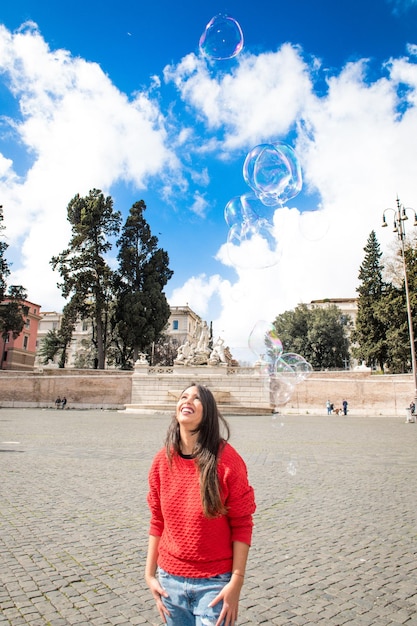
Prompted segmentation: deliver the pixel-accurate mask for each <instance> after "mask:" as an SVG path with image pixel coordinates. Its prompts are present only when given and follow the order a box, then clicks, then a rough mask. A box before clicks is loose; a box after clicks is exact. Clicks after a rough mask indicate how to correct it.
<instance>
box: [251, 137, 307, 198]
mask: <svg viewBox="0 0 417 626" xmlns="http://www.w3.org/2000/svg"><path fill="white" fill-rule="evenodd" d="M243 178H244V179H245V182H246V184H247V185H249V187H251V189H253V191H254V192H255V194H256V195H257V196H258V198H259V199H260V200H261V202H263V203H264V204H265V205H269V206H280V205H282V204H283V203H284V202H286V201H287V200H290V199H291V198H294V197H295V196H296V195H297V194H298V193H299V192H300V191H301V188H302V185H303V181H302V174H301V167H300V163H299V161H298V158H297V155H296V153H295V152H294V150H293V149H292V148H291V147H290V146H288V145H287V144H286V143H283V142H282V141H276V142H274V143H265V144H259V145H258V146H255V147H254V148H252V150H251V151H250V152H249V153H248V154H247V156H246V159H245V162H244V164H243Z"/></svg>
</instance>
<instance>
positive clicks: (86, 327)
mask: <svg viewBox="0 0 417 626" xmlns="http://www.w3.org/2000/svg"><path fill="white" fill-rule="evenodd" d="M86 330H88V322H83V332H85V331H86Z"/></svg>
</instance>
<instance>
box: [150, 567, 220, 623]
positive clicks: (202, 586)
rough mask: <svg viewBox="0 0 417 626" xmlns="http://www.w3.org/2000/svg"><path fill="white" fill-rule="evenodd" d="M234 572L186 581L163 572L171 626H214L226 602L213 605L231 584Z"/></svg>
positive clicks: (168, 620) (160, 572)
mask: <svg viewBox="0 0 417 626" xmlns="http://www.w3.org/2000/svg"><path fill="white" fill-rule="evenodd" d="M230 578H231V573H228V574H219V575H218V576H213V577H212V578H184V576H172V575H171V574H168V573H167V572H165V571H164V570H162V569H159V582H160V583H161V586H162V587H163V588H164V589H165V591H167V593H168V594H169V597H168V598H162V601H163V603H164V605H165V606H166V608H167V609H168V611H169V612H170V614H171V615H170V617H168V616H167V625H168V626H214V625H215V623H216V621H217V620H218V619H219V615H220V612H221V610H222V606H223V602H218V604H216V605H215V606H213V607H209V604H210V602H211V601H212V600H214V598H215V597H216V596H217V595H218V594H219V592H220V591H221V590H222V589H223V587H224V586H225V585H226V584H227V583H228V582H229V581H230Z"/></svg>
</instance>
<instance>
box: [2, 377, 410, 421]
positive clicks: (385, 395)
mask: <svg viewBox="0 0 417 626" xmlns="http://www.w3.org/2000/svg"><path fill="white" fill-rule="evenodd" d="M195 381H197V382H201V383H203V384H205V385H207V386H209V387H210V389H212V390H213V391H214V393H215V395H216V397H217V400H218V403H219V405H220V408H221V410H222V412H223V413H224V414H225V415H227V414H229V415H230V414H260V413H271V411H272V407H271V405H270V402H269V392H268V389H267V388H266V386H265V384H264V380H263V377H262V376H259V374H258V373H257V372H256V371H255V370H253V369H251V368H236V369H233V368H222V367H213V368H210V367H207V366H200V367H199V366H195V367H182V368H151V367H149V366H147V365H141V366H139V367H138V366H137V367H136V369H135V372H134V373H133V374H132V372H121V371H114V370H106V371H100V370H65V369H63V370H59V369H50V370H49V369H48V370H47V369H46V368H45V369H44V371H43V372H33V373H29V372H7V371H3V372H0V407H53V406H54V402H55V398H56V397H57V396H61V397H62V396H66V398H67V401H68V404H67V407H68V408H69V409H71V408H85V409H88V408H103V409H119V410H125V409H126V410H128V411H130V412H136V413H140V412H156V411H164V412H172V410H173V408H174V405H175V402H176V398H177V395H178V393H180V392H181V391H182V390H183V389H184V388H185V387H186V386H188V385H189V384H190V383H191V382H195ZM413 396H414V385H413V379H412V376H411V374H410V375H408V374H405V375H397V376H388V375H385V376H381V375H375V374H371V373H370V372H314V373H313V374H312V375H311V376H310V377H309V378H308V379H307V380H306V381H304V382H302V383H300V384H299V385H297V386H296V387H295V389H294V392H293V394H292V397H291V399H290V401H289V402H288V403H287V404H286V405H285V407H282V408H281V407H279V410H280V412H283V413H289V414H291V413H304V414H306V413H324V412H325V404H326V400H327V399H329V400H330V402H333V403H334V405H335V407H337V408H339V407H341V406H342V401H343V399H344V398H346V399H347V401H348V403H349V412H350V414H352V415H364V414H367V413H369V414H374V415H404V416H405V409H406V407H408V406H409V404H410V402H411V400H412V399H413Z"/></svg>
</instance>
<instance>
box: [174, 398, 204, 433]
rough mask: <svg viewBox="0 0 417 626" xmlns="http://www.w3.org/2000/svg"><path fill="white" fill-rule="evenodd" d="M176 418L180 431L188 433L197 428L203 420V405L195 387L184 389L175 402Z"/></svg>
mask: <svg viewBox="0 0 417 626" xmlns="http://www.w3.org/2000/svg"><path fill="white" fill-rule="evenodd" d="M176 418H177V421H178V423H179V425H180V428H181V430H184V431H187V432H190V431H193V430H195V429H196V428H198V426H199V425H200V423H201V420H202V419H203V403H202V401H201V399H200V396H199V392H198V389H197V387H188V388H187V389H185V390H184V391H183V392H182V394H181V396H180V399H179V400H178V402H177V412H176Z"/></svg>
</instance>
